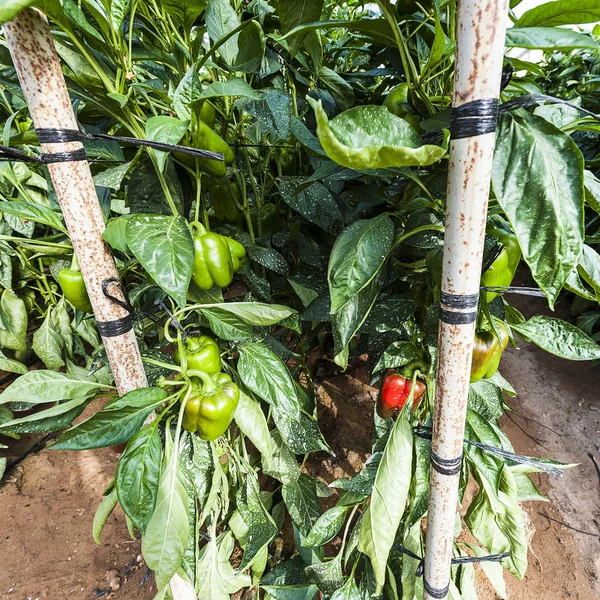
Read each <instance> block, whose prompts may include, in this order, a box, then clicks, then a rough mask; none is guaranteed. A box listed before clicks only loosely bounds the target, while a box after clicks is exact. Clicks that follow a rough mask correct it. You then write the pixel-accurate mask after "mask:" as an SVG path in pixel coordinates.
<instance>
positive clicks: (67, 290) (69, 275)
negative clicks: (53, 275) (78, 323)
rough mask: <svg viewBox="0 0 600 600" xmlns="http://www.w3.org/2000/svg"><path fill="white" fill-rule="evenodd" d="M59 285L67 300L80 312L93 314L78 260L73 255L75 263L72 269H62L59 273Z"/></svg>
mask: <svg viewBox="0 0 600 600" xmlns="http://www.w3.org/2000/svg"><path fill="white" fill-rule="evenodd" d="M58 284H59V285H60V287H61V289H62V291H63V294H64V295H65V298H66V299H67V300H68V301H69V302H70V303H71V304H72V305H73V306H74V307H75V308H77V309H78V310H80V311H81V312H85V313H90V312H92V304H91V302H90V297H89V296H88V293H87V289H86V287H85V283H84V281H83V275H82V274H81V271H80V270H79V265H78V264H77V259H76V258H75V255H73V262H72V263H71V267H70V268H66V269H61V270H60V271H59V272H58Z"/></svg>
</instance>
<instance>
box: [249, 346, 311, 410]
mask: <svg viewBox="0 0 600 600" xmlns="http://www.w3.org/2000/svg"><path fill="white" fill-rule="evenodd" d="M238 372H239V375H240V378H241V379H242V381H243V382H244V384H245V385H246V386H247V387H248V388H249V389H250V390H252V391H253V392H254V393H255V394H256V395H257V396H260V397H261V398H262V399H263V400H265V401H266V402H268V403H269V404H272V405H273V406H275V407H277V408H278V409H279V410H281V411H282V412H284V413H285V415H286V417H287V418H291V419H295V420H296V421H298V420H299V419H300V401H299V399H298V394H297V392H296V387H295V386H294V381H293V379H292V376H291V375H290V372H289V371H288V369H287V367H286V366H285V364H284V363H283V361H282V360H281V359H280V358H279V357H278V356H277V354H275V353H274V352H273V351H272V350H269V348H267V347H266V346H265V345H264V344H259V343H254V344H246V345H244V346H242V347H241V348H240V360H239V362H238Z"/></svg>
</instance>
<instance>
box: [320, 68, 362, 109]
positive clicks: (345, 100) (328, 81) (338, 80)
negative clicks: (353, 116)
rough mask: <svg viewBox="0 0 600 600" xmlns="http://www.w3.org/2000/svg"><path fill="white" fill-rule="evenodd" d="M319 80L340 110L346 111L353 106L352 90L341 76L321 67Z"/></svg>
mask: <svg viewBox="0 0 600 600" xmlns="http://www.w3.org/2000/svg"><path fill="white" fill-rule="evenodd" d="M319 79H320V80H321V81H322V82H323V85H324V86H325V88H327V90H328V91H329V92H330V93H331V95H332V96H333V99H334V100H335V103H336V104H337V105H338V106H339V107H340V108H341V109H342V110H347V109H349V108H352V106H354V101H355V100H354V89H353V88H352V86H351V85H350V84H349V83H348V82H347V81H346V80H345V79H344V78H343V77H341V75H339V74H338V73H336V72H335V71H334V70H332V69H330V68H329V67H321V69H320V70H319Z"/></svg>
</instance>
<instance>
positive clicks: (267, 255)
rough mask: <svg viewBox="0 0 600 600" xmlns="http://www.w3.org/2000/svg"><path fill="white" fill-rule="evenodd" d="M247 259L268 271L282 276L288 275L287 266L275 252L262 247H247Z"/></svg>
mask: <svg viewBox="0 0 600 600" xmlns="http://www.w3.org/2000/svg"><path fill="white" fill-rule="evenodd" d="M248 257H249V258H250V259H251V260H252V261H253V262H256V263H258V264H259V265H262V266H263V267H266V268H267V269H269V271H273V272H275V273H278V274H279V275H283V276H284V277H285V276H286V275H287V274H288V271H289V267H288V264H287V262H286V260H285V258H283V256H282V255H281V254H279V252H277V250H273V248H263V247H262V246H248Z"/></svg>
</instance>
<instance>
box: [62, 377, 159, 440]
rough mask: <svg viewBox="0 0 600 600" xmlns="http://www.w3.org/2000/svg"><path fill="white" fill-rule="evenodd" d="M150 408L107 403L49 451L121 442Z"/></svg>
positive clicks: (127, 437)
mask: <svg viewBox="0 0 600 600" xmlns="http://www.w3.org/2000/svg"><path fill="white" fill-rule="evenodd" d="M152 389H156V390H157V391H160V392H163V394H164V395H165V397H166V392H164V391H163V390H159V389H158V388H152ZM129 393H131V392H129ZM163 399H164V398H163ZM154 407H155V405H154V404H152V405H150V406H144V407H142V408H140V407H137V406H131V407H120V408H112V407H110V406H108V407H107V408H105V409H104V410H101V411H100V412H97V413H96V414H95V415H93V416H91V417H90V418H89V419H86V420H85V421H82V422H81V423H79V424H78V425H75V427H72V428H71V429H69V431H67V432H65V433H64V434H63V435H62V436H61V437H60V438H59V440H58V442H56V443H55V444H52V446H50V448H51V449H52V450H88V449H91V448H104V447H106V446H116V445H117V444H124V443H125V442H127V441H128V440H129V438H131V437H132V436H133V435H134V434H135V433H136V432H137V431H139V429H140V428H141V427H142V424H143V423H144V421H145V420H146V417H147V416H148V415H149V414H150V413H151V412H152V411H153V410H154Z"/></svg>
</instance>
